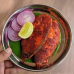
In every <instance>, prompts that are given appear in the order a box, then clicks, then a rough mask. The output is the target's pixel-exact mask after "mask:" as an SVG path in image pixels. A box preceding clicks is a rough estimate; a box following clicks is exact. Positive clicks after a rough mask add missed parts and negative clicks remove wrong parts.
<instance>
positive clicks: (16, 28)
mask: <svg viewBox="0 0 74 74" xmlns="http://www.w3.org/2000/svg"><path fill="white" fill-rule="evenodd" d="M11 27H12V28H13V29H14V30H16V31H20V29H21V26H20V25H19V24H18V23H17V20H16V18H15V19H14V20H13V21H12V24H11Z"/></svg>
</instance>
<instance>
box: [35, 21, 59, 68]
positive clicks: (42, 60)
mask: <svg viewBox="0 0 74 74" xmlns="http://www.w3.org/2000/svg"><path fill="white" fill-rule="evenodd" d="M59 41H60V30H59V27H58V22H57V21H56V20H54V21H53V22H52V26H51V28H50V29H49V33H48V35H47V38H46V40H45V42H44V44H43V45H42V47H41V49H40V50H39V51H38V52H37V53H36V54H35V63H36V66H37V69H40V68H41V67H42V66H43V65H45V64H46V63H47V62H48V59H49V57H51V55H52V54H53V52H54V51H55V49H56V47H57V45H58V43H59Z"/></svg>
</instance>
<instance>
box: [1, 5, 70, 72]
mask: <svg viewBox="0 0 74 74" xmlns="http://www.w3.org/2000/svg"><path fill="white" fill-rule="evenodd" d="M24 8H29V9H30V8H32V9H34V10H33V12H38V13H42V14H43V13H47V14H49V15H50V16H51V17H52V19H56V20H57V21H58V23H59V29H60V32H61V45H60V47H59V49H58V51H57V53H56V54H55V55H54V56H52V57H51V58H50V59H49V62H48V64H49V66H48V67H46V68H44V69H40V70H36V69H35V68H34V67H30V66H27V65H24V64H22V63H21V62H20V59H19V58H18V57H16V56H15V55H14V54H13V53H12V54H11V56H10V57H9V58H10V60H11V61H12V62H13V63H14V64H16V65H17V66H19V67H21V68H23V69H26V70H30V71H45V70H48V69H51V68H52V67H54V66H55V65H57V64H59V63H60V62H61V61H62V60H63V59H64V58H65V57H66V55H67V53H68V51H69V49H70V45H71V29H70V26H69V24H68V22H67V20H66V19H65V17H64V16H63V15H62V14H61V13H60V12H59V11H58V10H56V9H54V8H52V7H50V6H46V5H39V4H35V5H29V6H26V7H23V8H21V9H19V10H17V11H16V12H14V13H13V14H12V15H11V16H10V17H9V18H8V20H7V21H6V23H5V26H4V28H3V32H2V44H3V47H4V49H5V48H7V45H6V41H5V37H4V34H5V30H6V27H7V25H8V22H9V20H10V18H11V17H12V16H13V15H14V14H16V13H18V12H20V11H21V10H23V9H24ZM8 46H9V44H8ZM52 63H53V64H52ZM32 64H33V65H35V63H32Z"/></svg>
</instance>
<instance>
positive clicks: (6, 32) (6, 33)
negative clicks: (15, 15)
mask: <svg viewBox="0 0 74 74" xmlns="http://www.w3.org/2000/svg"><path fill="white" fill-rule="evenodd" d="M7 30H8V27H6V29H5V35H4V36H5V42H6V45H7V47H8V46H9V45H8V31H7Z"/></svg>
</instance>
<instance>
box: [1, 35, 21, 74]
mask: <svg viewBox="0 0 74 74" xmlns="http://www.w3.org/2000/svg"><path fill="white" fill-rule="evenodd" d="M0 44H1V35H0ZM11 53H12V50H11V48H7V49H6V50H3V51H1V52H0V74H17V73H19V72H20V71H22V69H21V68H19V67H16V66H15V65H14V64H13V63H12V62H10V61H9V60H6V59H7V58H8V57H9V56H10V55H11Z"/></svg>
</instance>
